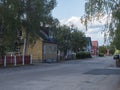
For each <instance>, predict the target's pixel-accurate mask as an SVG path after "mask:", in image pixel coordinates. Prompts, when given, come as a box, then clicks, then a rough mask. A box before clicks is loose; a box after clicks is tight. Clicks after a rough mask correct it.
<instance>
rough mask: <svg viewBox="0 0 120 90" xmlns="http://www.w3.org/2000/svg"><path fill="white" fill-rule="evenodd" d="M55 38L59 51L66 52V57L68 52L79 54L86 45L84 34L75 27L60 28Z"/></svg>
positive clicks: (64, 26)
mask: <svg viewBox="0 0 120 90" xmlns="http://www.w3.org/2000/svg"><path fill="white" fill-rule="evenodd" d="M54 37H55V38H56V39H57V41H58V45H59V50H60V51H62V52H64V54H65V55H66V54H67V51H68V50H72V51H74V52H78V51H79V50H82V49H83V47H85V45H86V43H85V42H86V41H85V39H84V37H85V35H84V33H82V32H81V31H79V30H78V29H77V28H74V27H72V28H70V27H68V26H66V25H63V26H59V27H58V28H57V29H56V31H55V35H54Z"/></svg>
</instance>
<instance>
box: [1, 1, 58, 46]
mask: <svg viewBox="0 0 120 90" xmlns="http://www.w3.org/2000/svg"><path fill="white" fill-rule="evenodd" d="M55 6H56V0H0V27H1V29H2V30H3V31H4V35H3V41H4V42H2V45H3V46H8V45H12V46H13V45H14V43H15V42H16V39H17V32H18V31H20V30H22V31H24V32H25V34H26V35H25V37H26V38H27V39H28V38H31V39H33V40H36V38H37V36H38V35H37V34H38V32H39V30H40V29H41V27H46V25H47V26H48V25H49V26H53V23H54V21H55V19H54V18H53V17H52V15H51V11H52V10H53V9H54V7H55Z"/></svg>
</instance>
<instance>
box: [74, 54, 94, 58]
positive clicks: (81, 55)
mask: <svg viewBox="0 0 120 90" xmlns="http://www.w3.org/2000/svg"><path fill="white" fill-rule="evenodd" d="M91 57H92V56H91V54H90V52H79V53H77V54H76V58H77V59H84V58H91Z"/></svg>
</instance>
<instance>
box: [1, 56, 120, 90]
mask: <svg viewBox="0 0 120 90" xmlns="http://www.w3.org/2000/svg"><path fill="white" fill-rule="evenodd" d="M119 86H120V69H119V68H116V66H115V61H114V60H113V59H112V57H108V56H106V57H93V58H92V59H85V60H70V61H65V62H60V63H51V64H48V63H41V64H36V65H31V66H21V67H12V68H0V90H120V87H119Z"/></svg>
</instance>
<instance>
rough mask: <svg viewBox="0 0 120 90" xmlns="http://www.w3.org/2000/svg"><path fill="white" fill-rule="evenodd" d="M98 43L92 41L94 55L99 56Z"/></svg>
mask: <svg viewBox="0 0 120 90" xmlns="http://www.w3.org/2000/svg"><path fill="white" fill-rule="evenodd" d="M98 47H99V46H98V41H92V55H98V52H99V50H98Z"/></svg>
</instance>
